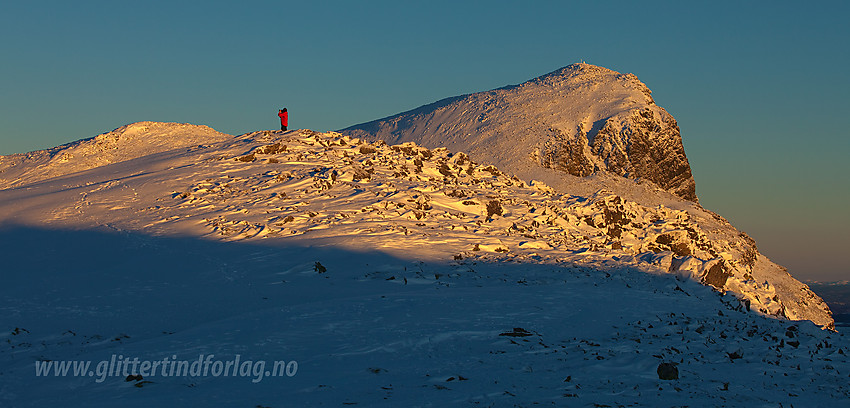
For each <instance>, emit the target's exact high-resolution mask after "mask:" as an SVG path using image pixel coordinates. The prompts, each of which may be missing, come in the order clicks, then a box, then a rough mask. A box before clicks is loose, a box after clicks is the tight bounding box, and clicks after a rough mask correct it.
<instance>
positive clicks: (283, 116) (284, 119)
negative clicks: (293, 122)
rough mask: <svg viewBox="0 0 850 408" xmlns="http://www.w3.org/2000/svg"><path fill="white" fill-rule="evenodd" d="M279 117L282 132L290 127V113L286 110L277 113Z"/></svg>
mask: <svg viewBox="0 0 850 408" xmlns="http://www.w3.org/2000/svg"><path fill="white" fill-rule="evenodd" d="M277 116H278V117H279V118H280V130H283V131H285V130H286V127H287V126H289V113H287V112H286V108H283V109H281V110H279V111H277Z"/></svg>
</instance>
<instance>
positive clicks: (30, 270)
mask: <svg viewBox="0 0 850 408" xmlns="http://www.w3.org/2000/svg"><path fill="white" fill-rule="evenodd" d="M138 126H142V127H145V126H147V127H148V129H157V132H158V133H157V134H158V135H159V138H157V139H154V138H152V137H145V135H144V133H139V135H138V138H137V139H134V140H170V141H171V142H170V143H162V144H161V145H159V146H154V147H151V148H150V149H151V150H150V151H147V150H146V149H145V148H144V146H143V144H144V143H143V142H141V141H140V142H138V143H130V145H132V146H134V147H133V148H134V149H137V150H136V152H134V153H132V154H129V153H128V154H127V155H122V153H121V148H119V149H117V150H118V151H117V152H116V151H114V150H116V149H112V150H110V149H103V148H102V144H98V143H96V142H95V143H92V142H90V141H89V142H88V143H87V142H79V143H77V144H71V145H66V147H64V148H62V149H60V148H57V149H53V150H51V151H50V152H52V153H50V154H52V157H53V158H54V159H55V158H56V157H62V154H63V153H64V152H63V150H65V149H77V150H75V151H74V152H75V155H74V157H86V158H87V159H86V160H87V162H85V163H82V164H73V163H72V162H71V161H68V162H66V164H67V165H68V166H67V167H66V168H63V166H62V165H60V164H51V163H53V162H52V161H47V162H46V163H47V164H45V161H44V160H45V159H44V157H47V155H48V153H45V152H35V153H31V154H30V157H31V158H32V159H30V160H31V161H30V162H27V161H26V160H24V161H23V163H20V159H18V160H19V164H17V165H16V166H14V167H11V168H7V169H6V171H5V172H4V173H0V175H2V174H14V177H11V178H10V177H5V176H4V179H3V180H4V181H3V183H4V184H2V185H0V188H3V190H0V226H2V228H0V237H2V240H3V246H4V247H5V248H7V250H9V251H10V252H9V253H10V254H12V255H11V256H8V257H7V261H6V262H7V267H6V268H4V273H3V274H4V277H5V278H6V279H8V282H9V284H7V285H4V286H3V288H2V289H0V290H2V292H3V296H2V299H3V300H2V303H0V308H2V310H3V311H4V313H3V315H2V317H1V318H0V319H2V330H3V331H2V334H0V339H2V340H3V341H4V343H3V345H2V346H0V360H1V361H2V364H0V367H2V368H0V405H3V404H10V405H11V406H45V405H48V404H57V403H62V404H63V405H70V406H114V404H115V403H116V401H118V399H121V404H122V405H131V406H149V405H150V404H153V403H155V402H156V401H162V400H166V399H167V400H170V401H183V402H184V405H186V404H189V405H193V404H196V405H199V406H201V405H208V404H210V403H215V404H223V405H233V404H240V405H246V404H247V405H248V406H257V405H259V406H280V405H281V404H284V405H287V406H288V405H293V406H313V405H335V406H336V405H353V404H357V405H361V406H454V405H481V404H485V405H488V406H491V405H494V406H503V405H515V404H518V405H529V404H534V403H547V404H552V403H554V404H556V405H563V404H568V405H573V404H575V405H579V406H594V404H603V405H610V406H617V405H626V406H659V405H665V406H666V405H671V404H678V405H681V404H696V405H725V406H733V405H746V406H751V405H756V406H759V405H768V404H776V403H779V402H782V403H787V402H791V403H793V404H794V405H795V406H804V405H806V404H810V405H822V404H827V405H831V404H834V402H835V401H846V400H847V398H848V393H850V387H848V385H847V384H848V382H847V378H848V374H850V364H848V360H847V358H846V354H845V353H846V352H850V350H848V346H850V343H848V341H847V339H846V337H845V336H844V335H842V334H838V333H834V332H830V331H826V330H821V329H820V328H819V327H818V326H816V325H815V324H812V323H811V322H808V321H790V320H786V318H789V319H794V320H803V319H807V320H812V321H813V322H815V323H817V324H818V325H825V326H830V325H831V324H832V318H831V315H830V312H829V310H828V308H827V307H826V305H825V304H824V303H823V302H822V301H821V300H820V298H818V297H817V296H816V295H814V293H812V292H811V291H810V290H808V287H806V286H805V285H803V284H801V283H800V282H798V281H796V280H795V279H793V278H792V277H791V276H790V275H788V274H787V272H785V271H784V269H782V268H781V267H779V266H777V265H775V264H773V263H771V262H770V261H769V260H767V259H766V258H764V257H763V256H761V255H759V254H758V252H757V251H756V250H755V246H754V244H753V243H752V242H751V240H750V239H749V238H747V237H746V236H745V235H743V234H741V233H739V232H737V231H736V230H735V229H734V228H732V227H731V226H730V225H728V223H726V222H725V221H724V220H722V218H720V217H717V216H714V215H712V214H710V213H707V212H705V211H702V212H696V211H695V210H694V209H693V208H692V207H688V208H685V209H674V208H670V207H668V206H665V205H652V206H648V205H642V204H639V203H637V202H635V201H633V200H630V199H627V198H625V197H624V195H630V196H639V197H644V200H648V199H647V198H645V197H648V196H652V195H653V194H656V193H657V190H655V188H654V187H651V186H650V187H646V188H645V190H646V191H649V192H651V193H647V192H640V193H636V192H637V191H639V190H640V189H641V188H644V187H642V186H641V185H638V184H634V183H633V186H632V187H631V190H628V189H624V190H623V191H626V192H627V194H623V195H619V194H615V193H613V192H612V191H608V190H599V191H596V192H594V193H592V194H587V195H571V194H566V193H563V192H557V191H555V190H553V189H552V188H550V187H548V186H546V185H544V184H542V183H538V182H532V183H526V182H524V181H522V180H520V179H519V178H517V177H514V176H512V175H509V174H505V173H503V172H502V171H501V170H499V169H498V168H496V167H493V166H489V165H482V164H478V163H476V162H475V161H473V160H471V159H470V157H469V156H467V155H466V154H464V153H460V152H450V151H449V150H447V149H444V148H438V149H427V148H423V147H420V146H417V145H416V144H413V143H405V144H401V145H394V146H390V145H386V144H384V143H382V142H377V143H366V142H364V141H362V140H358V139H355V138H351V137H348V136H343V135H341V134H338V133H316V132H312V131H307V130H300V131H289V132H285V133H283V132H269V131H266V132H254V133H248V134H245V135H241V136H229V135H223V134H220V133H218V132H214V131H212V133H209V132H210V131H211V130H209V128H204V127H193V126H191V125H178V124H153V123H147V124H143V125H140V124H134V125H128V127H127V129H136V128H138ZM116 132H118V130H116ZM119 133H120V132H119ZM125 133H126V132H125ZM162 138H164V139H162ZM94 140H97V138H95V139H94ZM100 155H108V160H107V157H101V156H100ZM3 159H4V161H5V160H9V158H8V157H7V158H3ZM98 163H101V164H100V165H98ZM35 166H42V167H40V168H47V166H53V167H49V169H50V171H52V173H51V174H55V175H54V176H52V177H40V176H39V173H38V171H35V170H33V167H35ZM590 182H595V183H598V184H600V185H604V184H606V183H605V182H604V180H602V179H601V178H597V179H592V180H591V181H590ZM609 186H615V187H616V184H609ZM659 194H660V195H658V197H667V198H663V199H665V200H671V202H681V201H682V200H679V201H675V200H672V199H670V198H669V196H670V195H669V193H666V192H663V194H661V193H659ZM317 262H318V263H320V264H321V266H322V268H319V267H318V264H317ZM323 269H324V271H323ZM747 305H749V307H750V309H752V312H747ZM166 316H167V318H166ZM17 329H25V330H17ZM200 353H205V354H215V355H216V356H219V357H221V358H232V357H233V356H234V355H236V354H240V355H242V356H243V359H245V358H251V359H254V360H258V359H267V360H281V359H286V360H297V361H298V364H299V371H298V374H297V375H296V376H294V377H285V378H266V379H264V380H263V381H262V382H260V383H257V384H254V383H252V382H251V380H250V378H213V377H179V378H178V377H151V378H148V379H146V380H149V381H151V382H150V383H145V384H143V386H142V387H141V389H138V388H136V387H134V386H133V382H124V379H123V378H110V379H108V380H107V381H105V382H103V383H96V382H95V381H94V380H93V379H92V378H72V377H63V378H43V377H39V378H37V377H35V376H34V375H33V371H34V370H33V362H34V361H36V360H67V359H75V360H89V359H90V360H108V359H109V357H110V356H111V355H112V354H121V355H125V356H137V357H139V358H140V359H150V360H156V359H159V360H161V359H162V358H165V357H170V356H172V355H178V356H179V358H180V359H186V360H191V359H197V356H198V354H200ZM661 362H672V363H676V364H677V365H678V370H679V379H678V380H672V381H664V380H659V379H658V375H657V374H656V368H657V366H658V364H659V363H661ZM3 401H5V402H3ZM597 406H598V405H597Z"/></svg>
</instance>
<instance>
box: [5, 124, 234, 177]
mask: <svg viewBox="0 0 850 408" xmlns="http://www.w3.org/2000/svg"><path fill="white" fill-rule="evenodd" d="M231 137H232V136H230V135H227V134H224V133H221V132H218V131H216V130H214V129H212V128H210V127H208V126H203V125H192V124H188V123H163V122H137V123H132V124H129V125H125V126H121V127H119V128H117V129H115V130H113V131H111V132H107V133H103V134H100V135H97V136H95V137H92V138H89V139H83V140H78V141H76V142H72V143H68V144H64V145H61V146H57V147H54V148H51V149H46V150H38V151H34V152H29V153H20V154H13V155H8V156H0V190H1V189H5V188H11V187H15V186H20V185H24V184H29V183H34V182H38V181H41V180H46V179H49V178H53V177H58V176H62V175H66V174H71V173H75V172H79V171H83V170H88V169H92V168H96V167H100V166H104V165H107V164H111V163H119V162H122V161H126V160H131V159H134V158H138V157H142V156H145V155H149V154H153V153H162V152H166V151H170V150H174V149H180V148H185V147H188V146H195V145H198V144H203V143H210V142H214V141H218V140H224V139H227V138H231Z"/></svg>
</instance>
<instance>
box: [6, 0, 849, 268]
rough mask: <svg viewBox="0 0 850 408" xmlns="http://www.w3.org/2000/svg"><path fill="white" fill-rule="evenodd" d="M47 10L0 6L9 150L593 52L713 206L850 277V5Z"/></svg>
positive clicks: (388, 94)
mask: <svg viewBox="0 0 850 408" xmlns="http://www.w3.org/2000/svg"><path fill="white" fill-rule="evenodd" d="M695 3H696V2H680V1H665V2H648V1H642V2H631V1H628V2H626V1H622V2H604V1H600V2H566V1H527V2H518V1H512V2H501V1H475V2H472V1H428V2H418V3H416V4H413V2H404V1H397V0H396V1H364V2H353V1H315V2H311V1H298V2H286V1H243V2H233V1H227V2H224V1H204V2H200V1H191V2H190V1H173V0H172V1H138V0H137V1H132V2H130V1H120V0H119V1H116V0H112V1H76V2H68V1H61V2H60V1H39V2H23V1H21V2H6V3H5V4H4V5H3V7H2V15H0V38H3V40H2V41H0V50H2V63H0V78H2V82H0V109H2V116H0V118H2V119H0V154H9V153H16V152H24V151H30V150H35V149H42V148H47V147H52V146H55V145H58V144H62V143H65V142H69V141H72V140H77V139H81V138H87V137H92V136H94V135H97V134H99V133H102V132H106V131H109V130H112V129H114V128H116V127H119V126H121V125H124V124H127V123H131V122H136V121H141V120H155V121H174V122H189V123H195V124H206V125H209V126H212V127H213V128H215V129H217V130H220V131H223V132H227V133H232V134H239V133H244V132H248V131H253V130H260V129H272V128H275V127H276V126H277V116H276V112H277V109H278V108H279V107H282V106H287V107H288V108H289V111H290V114H291V122H290V126H291V127H292V128H310V129H313V130H319V131H325V130H335V129H340V128H343V127H346V126H348V125H353V124H356V123H360V122H365V121H368V120H372V119H376V118H380V117H384V116H388V115H391V114H394V113H398V112H401V111H404V110H408V109H411V108H414V107H417V106H420V105H423V104H426V103H430V102H433V101H436V100H438V99H442V98H444V97H448V96H454V95H459V94H463V93H470V92H477V91H484V90H489V89H493V88H497V87H500V86H504V85H508V84H516V83H520V82H523V81H525V80H528V79H531V78H533V77H536V76H539V75H542V74H545V73H548V72H551V71H553V70H555V69H557V68H560V67H562V66H565V65H569V64H571V63H574V62H579V61H581V60H584V61H586V62H588V63H592V64H596V65H601V66H604V67H607V68H611V69H614V70H617V71H620V72H631V73H634V74H636V75H637V76H638V77H639V78H640V79H641V80H642V81H643V82H644V83H646V84H647V85H648V86H649V87H650V89H652V90H653V95H654V97H655V100H656V102H657V103H658V104H659V105H661V106H663V107H665V108H666V109H667V110H668V111H669V112H670V113H671V114H673V116H674V117H676V119H677V120H678V121H679V125H680V127H681V130H682V135H683V137H684V143H685V149H686V152H687V154H688V157H689V159H690V161H691V165H692V167H693V172H694V175H695V178H696V181H697V194H698V195H699V197H700V199H701V202H702V204H703V206H705V207H706V208H708V209H711V210H714V211H716V212H718V213H719V214H721V215H723V216H724V217H726V218H728V219H729V220H731V221H732V222H733V224H735V225H736V226H737V227H738V228H739V229H742V230H744V231H746V232H748V233H750V234H751V235H752V236H753V237H754V238H756V240H757V242H758V243H759V247H760V249H761V250H762V252H763V253H765V254H766V255H768V256H769V257H771V258H773V259H774V260H775V261H777V262H779V263H781V264H783V265H785V266H788V267H789V269H790V271H791V272H792V274H794V275H795V276H797V277H800V278H803V279H822V280H836V279H850V267H848V266H847V265H848V262H847V256H846V254H845V253H846V252H847V250H848V248H850V246H848V242H850V240H848V238H847V230H848V228H850V216H848V211H847V207H848V204H847V203H848V202H850V188H848V187H850V182H848V173H850V165H848V164H847V161H848V160H847V156H848V154H850V143H849V142H848V136H850V135H848V130H847V129H848V124H847V120H846V118H847V116H848V111H849V110H850V109H848V108H850V102H848V96H850V77H848V75H847V73H848V67H850V52H848V44H850V29H848V27H850V24H848V23H847V21H846V19H847V16H848V15H850V6H848V4H849V3H847V2H839V1H822V2H814V4H803V3H802V2H790V1H763V2H750V1H743V2H741V1H712V2H700V3H699V4H695Z"/></svg>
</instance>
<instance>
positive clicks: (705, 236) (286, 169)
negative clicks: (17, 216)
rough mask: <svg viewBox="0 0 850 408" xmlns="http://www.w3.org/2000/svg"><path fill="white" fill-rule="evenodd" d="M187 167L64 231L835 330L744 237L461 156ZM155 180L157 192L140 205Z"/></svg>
mask: <svg viewBox="0 0 850 408" xmlns="http://www.w3.org/2000/svg"><path fill="white" fill-rule="evenodd" d="M180 152H182V151H180ZM200 152H202V154H201V155H198V153H200ZM178 157H179V158H180V159H181V160H182V161H184V162H186V163H185V164H179V165H175V164H171V165H169V166H167V169H165V170H162V171H160V172H158V173H156V174H153V175H151V176H138V177H137V178H136V179H134V178H131V179H130V180H126V179H123V178H120V177H118V178H116V177H114V174H111V175H110V178H111V179H110V180H105V181H102V182H98V183H94V184H93V185H91V187H87V188H82V189H81V190H82V191H80V193H79V196H78V198H77V199H76V200H74V201H70V203H68V204H66V205H64V206H63V205H59V206H58V208H54V209H53V210H52V211H53V214H54V215H53V217H54V218H55V219H57V220H62V221H63V222H78V221H80V220H85V219H88V220H90V221H89V222H90V223H94V224H106V223H109V224H111V225H124V227H122V228H132V229H137V230H152V231H158V232H165V233H170V232H173V231H186V230H188V231H191V232H190V233H192V234H201V235H205V236H210V237H214V238H217V239H224V240H242V239H267V238H275V239H280V240H282V241H280V242H285V240H287V239H289V240H292V239H296V237H300V236H303V237H305V238H308V239H323V240H329V241H330V242H333V243H334V244H335V245H340V246H344V247H352V248H357V247H366V248H370V249H381V250H386V251H390V252H396V253H400V254H407V255H412V254H415V256H427V257H437V258H442V259H450V258H452V257H454V258H457V259H464V258H468V257H481V256H485V257H488V258H495V259H499V260H502V261H511V260H524V261H534V262H549V261H557V262H576V263H582V264H594V263H609V262H614V263H617V264H622V265H629V266H633V267H636V268H640V269H643V270H646V271H655V272H661V273H671V274H676V275H680V276H682V277H686V278H688V279H693V280H696V281H699V282H703V283H705V284H707V285H711V286H713V287H715V288H717V289H718V290H724V291H725V290H728V291H731V292H733V293H736V294H737V295H738V296H739V297H740V298H741V300H742V302H744V304H746V305H748V306H747V307H749V308H752V309H753V310H755V311H758V312H761V313H765V314H768V315H772V316H778V317H787V318H791V319H808V320H812V321H814V322H815V323H817V324H820V325H824V326H827V327H831V325H832V324H833V320H832V317H831V314H830V312H829V309H828V307H827V306H826V304H825V303H823V301H822V300H821V299H820V298H818V297H817V296H816V295H815V294H814V293H813V292H811V291H810V290H809V289H808V288H807V287H806V286H805V285H803V284H801V283H799V282H797V281H796V280H794V279H793V278H791V277H790V276H789V275H787V273H786V272H785V271H784V270H782V269H780V268H779V267H777V266H775V265H774V264H772V263H770V262H769V261H767V260H766V259H763V257H762V256H761V255H759V254H758V252H757V250H756V248H755V245H754V243H753V241H752V240H751V239H749V237H747V236H746V235H744V234H741V233H737V232H735V235H734V236H729V231H728V230H720V231H719V232H718V231H714V230H706V229H705V228H704V227H703V226H702V225H701V223H699V222H697V221H695V220H694V219H693V217H692V216H691V215H690V214H689V213H688V212H687V211H684V210H674V209H670V208H667V207H664V206H656V207H646V206H642V205H639V204H637V203H635V202H632V201H628V200H625V199H623V198H622V197H620V196H618V195H616V194H614V193H613V192H610V191H605V190H601V191H597V192H596V193H594V194H592V195H589V196H586V197H585V196H574V195H570V194H564V193H559V192H556V191H554V190H552V189H551V188H549V187H548V186H546V185H543V184H541V183H536V182H532V183H531V184H528V183H525V182H523V181H521V180H520V179H518V178H516V177H514V176H511V175H508V174H505V173H503V172H502V171H500V170H499V169H497V168H495V167H493V166H489V165H480V164H477V163H475V162H474V161H472V160H471V159H470V158H469V157H468V156H467V155H466V154H464V153H462V152H457V153H453V152H450V151H448V150H447V149H444V148H439V149H427V148H423V147H420V146H417V145H416V144H414V143H405V144H401V145H394V146H389V145H386V144H385V143H383V142H377V143H367V142H364V141H362V140H359V139H355V138H351V137H349V136H343V135H341V134H338V133H324V134H323V133H315V132H312V131H298V132H287V133H285V134H281V133H279V132H257V133H249V134H246V135H243V136H240V137H238V138H235V139H231V140H229V141H226V142H221V143H219V144H212V145H208V146H206V147H205V148H204V149H201V150H192V149H189V150H188V151H187V152H185V153H180V154H179V155H178ZM159 167H164V166H159ZM135 173H142V171H136V172H135ZM149 177H154V179H155V180H157V181H156V182H155V188H154V189H152V190H150V191H147V192H142V190H145V189H149V188H150V187H151V186H150V184H149V183H150V182H149V181H142V180H144V179H145V178H149ZM86 182H87V183H92V181H91V180H87V181H86ZM46 188H48V189H49V188H50V187H46ZM63 191H64V192H67V190H63ZM131 192H132V193H133V195H132V196H129V193H131ZM37 198H39V199H43V196H42V195H41V194H38V195H37ZM19 202H22V201H19ZM721 220H722V219H721ZM730 229H731V227H730ZM731 230H732V231H733V232H734V229H731ZM717 237H722V239H718V238H717Z"/></svg>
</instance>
